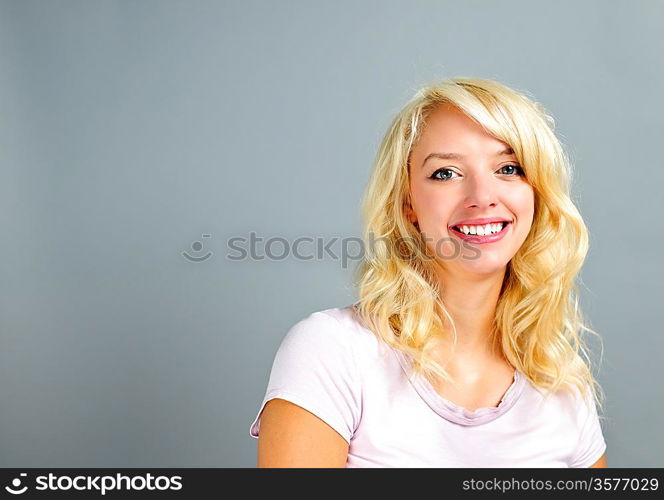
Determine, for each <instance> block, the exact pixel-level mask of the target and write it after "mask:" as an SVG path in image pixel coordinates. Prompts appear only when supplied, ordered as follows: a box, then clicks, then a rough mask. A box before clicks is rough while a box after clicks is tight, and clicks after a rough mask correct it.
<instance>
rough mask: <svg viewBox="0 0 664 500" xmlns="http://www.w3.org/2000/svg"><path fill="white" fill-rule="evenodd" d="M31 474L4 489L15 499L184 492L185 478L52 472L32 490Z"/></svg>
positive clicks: (36, 482)
mask: <svg viewBox="0 0 664 500" xmlns="http://www.w3.org/2000/svg"><path fill="white" fill-rule="evenodd" d="M27 476H28V474H27V473H26V472H21V473H20V474H19V477H16V478H14V479H13V480H12V481H11V483H10V484H9V485H7V486H5V491H7V492H8V493H11V494H12V495H22V494H23V493H25V492H26V491H29V490H37V491H68V490H76V491H89V492H92V493H99V494H101V495H102V496H103V495H105V494H106V492H107V491H143V490H148V491H155V492H159V491H179V490H181V489H182V476H153V475H152V474H150V473H148V474H146V475H137V476H131V477H130V476H126V475H123V474H120V473H117V474H115V475H104V476H73V477H72V476H68V475H56V474H53V473H52V472H50V473H49V474H48V475H46V476H37V477H35V484H34V486H33V487H32V488H30V487H29V486H28V485H27V484H26V483H27V482H28V481H27Z"/></svg>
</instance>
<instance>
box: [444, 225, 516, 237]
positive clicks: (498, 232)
mask: <svg viewBox="0 0 664 500" xmlns="http://www.w3.org/2000/svg"><path fill="white" fill-rule="evenodd" d="M500 224H501V225H502V227H501V228H500V231H496V232H495V233H489V234H478V233H474V234H473V233H470V232H468V233H466V232H464V231H463V230H462V229H461V228H460V227H459V226H450V229H452V231H455V232H457V233H459V234H461V235H463V236H479V237H480V238H481V237H482V236H493V235H496V234H500V233H502V232H504V231H505V228H506V227H507V226H508V225H510V224H511V222H507V221H505V222H500Z"/></svg>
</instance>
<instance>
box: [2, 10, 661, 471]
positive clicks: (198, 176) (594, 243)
mask: <svg viewBox="0 0 664 500" xmlns="http://www.w3.org/2000/svg"><path fill="white" fill-rule="evenodd" d="M663 34H664V2H661V1H652V0H651V1H637V2H615V1H614V2H607V1H562V2H555V3H551V2H544V1H542V2H531V1H502V2H494V1H489V0H487V1H467V2H452V1H440V0H435V1H417V2H412V1H411V2H396V1H392V2H378V1H361V2H356V1H347V0H346V1H337V2H323V1H313V2H312V1H281V2H272V1H261V2H256V1H250V2H247V1H242V2H240V1H237V2H222V1H216V2H213V1H200V0H199V1H186V2H185V1H163V0H162V1H112V2H111V1H103V2H101V1H96V2H93V1H57V2H51V1H41V2H36V1H20V2H19V1H3V2H2V3H0V64H1V66H0V175H1V180H0V220H1V221H2V222H1V225H0V228H1V229H2V231H1V233H0V234H1V236H0V237H1V238H2V247H1V248H2V255H1V259H0V271H1V275H0V308H1V309H0V322H1V323H0V342H1V345H0V380H1V383H0V400H2V409H1V410H0V466H3V467H224V466H227V467H236V466H246V467H253V466H254V465H255V457H256V441H255V440H254V439H253V438H251V437H249V434H248V432H249V425H250V423H251V421H252V420H253V418H254V416H255V413H256V411H257V410H258V404H259V403H260V401H261V399H262V397H263V394H264V391H265V386H266V384H267V377H268V375H269V371H270V368H271V363H272V359H273V356H274V353H275V351H276V349H277V347H278V345H279V343H280V341H281V339H282V337H283V335H284V334H285V333H286V331H287V330H288V328H289V327H290V326H291V325H292V324H293V323H294V322H296V321H298V320H299V319H302V318H303V317H305V316H306V315H308V314H309V313H310V312H313V311H315V310H320V309H324V308H328V307H337V306H343V305H346V304H349V303H351V302H352V301H353V300H354V299H355V292H354V290H353V289H352V286H351V283H350V278H351V271H352V268H353V266H354V265H355V263H356V261H353V262H351V263H349V264H348V265H347V266H346V267H344V266H343V265H342V262H341V261H340V260H338V259H337V260H335V259H333V258H331V257H329V256H327V257H325V258H322V259H313V260H307V261H303V260H299V261H298V260H296V259H295V258H294V257H293V256H292V255H291V256H290V257H289V258H287V259H285V260H271V259H269V258H266V259H264V260H250V259H245V260H242V261H234V260H230V259H229V258H228V255H229V254H230V253H231V252H230V250H229V248H228V245H227V242H228V239H229V238H231V237H234V236H239V237H245V238H246V237H248V236H249V233H250V232H252V231H253V232H255V233H256V234H257V235H258V236H260V237H263V238H270V237H275V236H279V237H283V238H286V239H287V240H289V241H293V239H294V238H295V237H298V236H311V237H316V236H318V237H322V238H325V239H326V242H328V241H329V239H331V238H334V237H350V236H357V235H358V234H359V231H360V219H359V215H358V211H359V209H358V202H359V198H360V196H361V193H362V190H363V188H364V185H365V183H366V181H367V179H368V175H369V171H370V167H371V162H372V160H373V158H374V154H375V152H376V149H377V146H378V143H379V141H380V138H381V137H382V134H383V133H384V131H385V128H386V127H387V125H388V123H389V121H390V119H391V117H392V116H393V115H394V113H395V112H396V111H397V110H398V109H399V108H400V107H401V106H402V105H403V103H404V102H405V101H406V100H407V99H408V98H409V97H410V96H411V95H412V94H413V92H414V91H415V90H416V89H417V88H418V87H419V86H420V85H422V84H424V83H426V82H428V81H430V80H431V79H433V78H443V77H450V76H479V77H486V78H493V79H497V80H499V81H502V82H504V83H506V84H508V85H510V86H513V87H514V88H516V89H518V90H522V91H526V92H529V93H531V94H532V95H533V96H535V98H537V99H538V100H540V101H541V102H542V103H543V104H544V105H545V106H546V107H547V108H548V109H549V110H550V111H551V112H552V113H553V115H554V117H555V118H556V120H557V126H558V129H557V131H558V135H559V137H560V138H561V140H562V141H563V143H564V144H565V146H566V148H567V150H568V152H569V153H570V155H571V157H572V160H573V161H574V163H575V164H576V166H577V174H576V184H575V187H574V191H575V200H576V201H577V202H578V205H579V207H580V209H581V212H582V214H583V215H584V217H585V220H586V222H587V224H588V226H589V228H590V231H591V251H590V254H589V256H588V260H587V262H586V265H585V267H584V270H583V273H582V278H583V284H584V288H583V289H582V293H583V306H584V308H585V311H586V314H587V316H588V318H589V320H590V325H591V326H592V327H593V328H594V329H595V330H597V331H598V332H600V333H601V334H602V336H603V338H604V356H603V358H602V365H601V370H600V371H599V379H600V382H601V383H602V385H603V386H604V388H605V390H606V394H607V412H606V416H607V418H608V421H607V422H605V423H604V433H605V437H606V440H607V443H608V451H607V456H608V462H609V466H628V467H630V466H659V467H662V466H664V451H663V450H664V439H663V438H662V432H661V414H662V411H663V408H662V400H663V398H662V395H663V394H662V385H661V383H659V380H660V379H661V367H662V364H661V359H662V354H663V353H662V345H663V341H662V333H663V332H662V328H661V326H660V325H661V324H662V315H661V312H662V308H661V305H660V303H661V300H662V286H661V283H662V281H664V275H663V272H662V266H661V264H660V255H661V251H660V248H661V245H662V236H661V234H660V233H661V231H660V228H659V224H658V219H659V218H660V217H661V215H662V209H661V199H662V185H663V184H664V169H662V160H661V151H660V148H661V144H662V139H661V137H662V131H663V125H664V123H663V116H664V114H663V113H662V104H663V103H662V99H663V98H662V92H661V89H662V88H664V78H663V76H664V74H663V72H662V58H661V47H662V46H664V45H663V42H664V40H663V38H664V35H663ZM203 233H209V234H211V235H212V236H211V238H207V239H205V238H203V237H202V234H203ZM196 241H199V242H201V243H202V244H203V248H202V249H201V250H200V251H199V252H195V251H193V249H192V248H191V245H192V243H193V242H196ZM245 248H246V245H245ZM271 248H272V250H273V251H274V252H275V253H277V254H278V253H280V252H281V251H282V247H281V246H279V245H275V246H274V247H271ZM301 248H302V250H303V251H307V250H310V249H311V247H310V246H307V245H305V246H303V247H301ZM334 248H336V249H337V252H336V253H338V250H339V248H340V247H339V246H338V245H335V246H334V247H333V249H334ZM258 250H261V248H260V246H259V247H258ZM183 251H189V252H190V254H191V255H199V256H200V255H203V254H205V253H206V252H207V251H212V252H213V255H212V256H211V257H209V258H208V259H207V260H205V261H203V262H200V263H192V262H190V261H188V260H186V259H185V258H184V256H183V255H182V254H181V252H183ZM355 251H357V248H355ZM594 345H596V344H594Z"/></svg>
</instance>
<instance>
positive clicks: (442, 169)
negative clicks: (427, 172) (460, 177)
mask: <svg viewBox="0 0 664 500" xmlns="http://www.w3.org/2000/svg"><path fill="white" fill-rule="evenodd" d="M438 172H452V173H453V174H455V173H456V172H455V171H454V170H451V169H449V168H439V169H438V170H436V171H435V172H434V173H433V174H431V177H429V179H433V180H436V181H446V180H448V179H451V178H452V177H443V178H440V177H436V174H437V173H438Z"/></svg>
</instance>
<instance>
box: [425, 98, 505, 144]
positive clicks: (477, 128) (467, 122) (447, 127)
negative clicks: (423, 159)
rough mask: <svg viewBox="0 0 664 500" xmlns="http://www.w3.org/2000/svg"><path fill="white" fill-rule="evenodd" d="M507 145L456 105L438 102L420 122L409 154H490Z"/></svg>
mask: <svg viewBox="0 0 664 500" xmlns="http://www.w3.org/2000/svg"><path fill="white" fill-rule="evenodd" d="M505 146H507V144H506V143H505V142H503V141H501V140H500V139H498V138H496V137H494V136H492V135H491V134H489V133H488V132H487V131H486V130H485V129H484V127H482V125H480V124H479V123H477V122H476V121H474V120H473V119H472V118H470V117H469V116H467V115H466V114H465V113H464V112H463V111H461V110H460V109H459V108H457V107H455V106H452V105H450V104H442V105H440V106H438V107H436V108H435V109H433V110H432V111H431V112H430V113H429V115H428V116H427V118H426V120H425V121H424V123H423V127H422V130H421V132H420V137H419V140H418V142H417V144H416V145H415V146H414V147H413V155H414V156H418V155H422V154H428V153H430V152H432V151H434V150H439V149H440V150H441V151H440V152H454V153H461V154H464V155H465V154H473V153H478V154H483V153H486V154H493V153H495V152H496V151H498V150H502V149H504V148H505Z"/></svg>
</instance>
